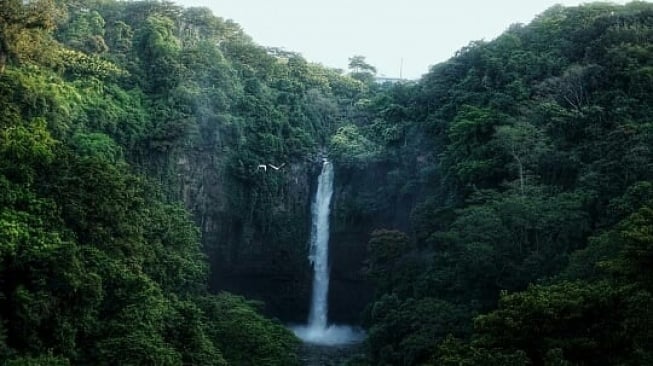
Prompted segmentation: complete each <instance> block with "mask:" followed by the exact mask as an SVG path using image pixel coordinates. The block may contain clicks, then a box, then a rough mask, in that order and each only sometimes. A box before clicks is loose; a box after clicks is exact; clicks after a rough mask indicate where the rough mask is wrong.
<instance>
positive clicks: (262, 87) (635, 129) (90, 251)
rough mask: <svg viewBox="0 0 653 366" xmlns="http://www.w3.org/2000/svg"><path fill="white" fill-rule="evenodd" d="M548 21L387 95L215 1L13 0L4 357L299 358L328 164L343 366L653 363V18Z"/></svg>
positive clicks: (579, 12) (5, 119)
mask: <svg viewBox="0 0 653 366" xmlns="http://www.w3.org/2000/svg"><path fill="white" fill-rule="evenodd" d="M542 10H543V12H542V13H541V14H540V15H538V16H537V17H536V18H535V19H534V20H533V21H532V22H531V23H530V24H527V25H523V24H515V25H512V26H510V27H509V28H508V29H507V30H506V31H505V32H504V33H503V34H501V35H500V36H499V37H497V38H496V39H494V40H492V41H473V42H471V43H469V44H468V45H467V46H466V47H464V48H462V49H460V50H459V51H458V52H457V53H456V54H455V55H454V56H453V57H452V58H451V59H449V60H448V61H446V62H443V63H440V64H437V65H435V66H433V67H431V69H430V70H429V71H428V73H426V74H425V75H424V76H423V77H422V78H421V79H419V80H416V81H403V82H399V83H394V84H391V83H385V84H379V83H376V82H375V73H376V69H375V67H374V66H373V65H370V64H368V63H367V62H366V61H365V57H363V56H358V55H354V56H352V58H351V59H350V63H349V66H350V69H349V70H336V69H331V68H328V67H325V66H322V65H319V64H314V63H311V62H309V61H307V60H306V59H304V58H303V57H302V56H301V55H300V54H298V53H294V52H291V51H287V50H285V49H280V48H269V47H268V48H266V47H263V46H260V45H258V44H257V43H256V40H253V39H251V38H250V37H249V36H248V35H247V34H246V33H245V32H244V31H243V29H242V28H241V27H240V26H239V25H238V24H237V23H235V22H234V21H232V20H225V19H223V18H221V17H220V14H213V13H212V12H211V11H210V10H208V9H205V8H184V7H182V6H179V5H176V4H175V3H173V2H168V1H154V0H141V1H118V0H76V1H63V0H29V1H22V0H0V365H8V366H9V365H11V366H18V365H22V366H32V365H50V366H65V365H245V366H246V365H252V366H254V365H300V364H301V357H300V352H301V344H300V341H299V340H298V339H297V338H296V337H295V336H294V335H293V333H292V332H291V331H290V330H288V329H287V328H286V323H287V322H289V321H296V320H297V319H303V318H305V314H304V313H305V306H307V304H306V302H307V301H308V300H306V298H307V295H306V294H307V293H308V292H310V266H309V264H308V262H307V260H306V256H307V247H306V238H307V236H308V231H309V228H308V224H309V222H308V220H310V218H309V215H310V213H309V211H310V210H309V205H310V197H309V196H310V193H311V191H312V190H313V189H314V187H313V185H314V184H313V183H311V182H312V181H313V179H314V178H315V176H316V169H317V168H316V162H318V161H320V158H321V157H323V156H328V157H329V158H330V159H331V160H332V161H333V162H334V165H335V167H336V168H335V169H336V173H335V174H336V183H335V184H336V199H335V200H336V202H335V203H334V209H333V213H332V216H333V222H334V227H335V228H334V229H333V230H334V233H335V238H336V241H341V242H342V243H345V242H346V243H347V246H343V245H342V244H341V245H338V244H332V247H333V249H332V250H333V251H336V252H338V251H340V256H345V257H346V256H347V255H349V254H351V257H352V258H358V257H357V256H360V257H361V258H360V261H358V262H356V261H354V260H352V261H351V263H349V262H348V263H347V264H346V267H347V268H345V269H342V268H344V267H342V268H341V267H339V264H338V263H340V262H338V263H335V262H334V264H333V268H332V272H334V276H336V277H337V276H338V275H340V276H341V277H342V278H350V277H351V276H354V275H351V276H350V277H347V276H349V273H355V274H360V276H362V277H363V279H362V280H361V281H360V286H364V287H365V288H367V289H368V290H369V293H370V296H369V298H365V297H364V296H362V297H361V298H363V299H364V300H365V303H364V304H362V305H361V307H362V308H361V310H362V311H361V312H360V314H355V315H353V316H354V317H355V318H356V319H357V321H358V322H359V323H360V324H361V325H362V326H363V328H364V329H365V331H366V334H367V337H366V340H365V341H364V344H363V345H362V352H361V353H360V354H357V355H354V356H353V357H352V358H351V359H350V360H349V361H347V365H350V366H371V365H388V366H390V365H434V366H435V365H443V366H472V365H488V366H493V365H497V366H498V365H508V366H511V365H514V366H517V365H533V366H568V365H569V366H571V365H588V366H589V365H633V366H635V365H653V118H652V117H651V116H652V115H653V4H651V3H647V2H639V1H635V2H631V3H629V4H626V5H615V4H610V3H590V4H585V5H581V6H576V7H563V6H560V5H557V6H554V7H551V8H549V9H546V10H545V9H542ZM425 47H426V45H425ZM261 163H263V164H267V163H272V164H277V166H279V165H280V164H282V163H283V166H282V168H279V169H277V170H273V169H267V168H266V169H265V171H262V170H261V169H259V168H258V167H257V166H258V165H260V164H261ZM341 239H342V240H341ZM334 246H335V247H334ZM343 248H344V249H345V250H346V251H349V252H347V253H342V251H343ZM334 261H335V259H334ZM354 277H355V276H354ZM354 277H351V278H354ZM356 278H357V277H356ZM336 280H337V278H336ZM350 282H355V281H353V280H352V281H350ZM334 283H337V282H334ZM356 283H358V282H356ZM357 286H358V285H357ZM357 288H358V287H357ZM361 288H362V287H361ZM334 291H335V292H333V293H334V294H338V293H339V292H338V290H337V289H335V290H334ZM343 291H344V290H343ZM261 300H262V301H261ZM350 300H351V301H354V300H355V299H353V300H352V299H350ZM338 312H339V310H337V308H336V310H335V311H334V313H335V314H334V316H336V317H337V316H338ZM343 314H344V313H343ZM343 314H340V316H342V317H345V315H343ZM346 316H351V314H348V315H346Z"/></svg>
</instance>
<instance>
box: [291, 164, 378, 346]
mask: <svg viewBox="0 0 653 366" xmlns="http://www.w3.org/2000/svg"><path fill="white" fill-rule="evenodd" d="M332 196H333V165H332V164H331V163H330V162H328V161H326V160H325V161H324V163H323V164H322V171H321V172H320V176H319V177H318V182H317V191H316V192H315V197H314V199H313V202H312V204H311V216H312V217H311V220H312V221H311V222H312V225H311V242H310V250H309V257H308V259H309V261H310V262H311V264H312V266H313V296H312V299H311V310H310V314H309V317H308V324H306V325H295V326H291V327H290V328H291V329H292V331H293V332H294V333H295V335H296V336H297V337H298V338H299V339H301V340H302V341H304V342H306V343H312V344H318V345H326V346H335V345H341V344H349V343H356V342H360V341H362V340H363V338H364V337H365V333H364V332H363V330H362V329H360V328H358V327H351V326H347V325H335V324H332V325H329V324H328V323H327V314H328V297H329V213H330V205H331V197H332Z"/></svg>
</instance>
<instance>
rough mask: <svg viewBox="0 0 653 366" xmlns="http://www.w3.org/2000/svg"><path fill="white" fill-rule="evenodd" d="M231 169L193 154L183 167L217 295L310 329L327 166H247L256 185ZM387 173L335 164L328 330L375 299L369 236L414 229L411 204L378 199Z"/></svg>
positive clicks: (208, 155) (182, 190) (185, 192)
mask: <svg viewBox="0 0 653 366" xmlns="http://www.w3.org/2000/svg"><path fill="white" fill-rule="evenodd" d="M227 160H228V159H227V158H226V157H225V156H220V155H217V154H216V153H215V152H209V151H198V150H192V149H189V150H188V151H185V152H183V153H182V154H180V155H179V157H178V158H177V159H176V165H177V167H176V168H177V169H176V170H177V174H178V183H179V195H180V197H181V198H182V199H183V201H184V202H185V204H186V206H187V207H188V208H189V209H190V210H191V212H193V214H194V215H195V219H196V221H197V223H198V225H199V226H200V228H201V231H202V238H203V243H204V245H205V248H206V252H207V254H208V256H209V259H210V261H211V286H212V288H213V290H215V291H220V290H227V291H230V292H234V293H237V294H242V295H245V296H247V297H249V298H252V299H256V300H261V301H263V302H265V310H266V312H267V313H268V314H270V315H273V316H276V317H278V318H280V319H282V320H283V321H289V322H304V321H306V318H307V315H308V311H309V309H308V307H309V303H310V295H311V281H312V270H311V268H310V265H309V263H308V260H307V249H308V241H309V236H310V220H311V215H310V205H311V200H312V197H313V195H314V191H315V188H316V187H315V185H316V179H317V175H318V174H319V168H320V164H319V161H318V160H319V159H306V160H305V161H301V162H295V163H289V164H287V165H285V166H284V167H283V168H281V169H280V170H274V169H271V168H268V169H267V171H264V170H262V169H260V170H258V171H257V168H256V166H252V167H248V168H246V169H251V171H250V173H251V180H242V179H239V178H238V177H237V176H235V175H234V174H232V171H231V170H230V169H232V168H231V167H230V165H229V163H228V161H227ZM387 173H388V172H387V170H384V169H383V168H382V167H380V166H373V165H372V166H369V167H367V168H366V169H360V168H357V169H354V168H341V167H338V165H337V163H336V173H335V174H336V175H335V182H334V183H335V192H334V201H333V210H332V219H331V223H332V225H331V227H332V229H331V230H332V234H331V241H330V255H331V257H330V261H331V284H330V295H329V302H330V303H329V309H330V310H329V319H330V321H333V322H336V323H357V322H358V321H359V319H360V313H361V312H362V310H363V309H364V307H365V305H366V304H367V302H368V300H369V299H370V298H371V295H372V288H371V284H370V283H368V282H367V280H366V275H365V266H366V256H367V241H368V239H369V233H370V232H371V231H372V230H373V229H376V228H381V227H383V228H400V229H405V227H406V226H407V217H409V212H410V209H411V207H412V206H411V202H410V200H403V202H404V203H403V204H399V206H397V202H395V201H394V200H395V199H394V198H392V197H383V198H380V197H378V196H377V195H378V194H379V192H377V190H378V188H379V187H381V186H383V184H384V180H386V179H387V178H386V177H387ZM397 207H399V208H397Z"/></svg>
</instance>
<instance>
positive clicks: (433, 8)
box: [177, 0, 627, 79]
mask: <svg viewBox="0 0 653 366" xmlns="http://www.w3.org/2000/svg"><path fill="white" fill-rule="evenodd" d="M586 2H587V1H574V0H562V1H561V0H559V1H556V0H521V1H520V0H493V1H481V0H474V1H472V0H454V1H440V0H393V1H390V0H376V1H374V0H177V3H178V4H181V5H184V6H205V7H208V8H210V9H211V10H213V13H214V14H215V15H217V16H219V17H222V18H225V19H233V20H234V21H235V22H236V23H238V24H240V25H241V26H242V27H243V29H244V30H245V33H247V34H248V35H250V36H251V37H252V38H253V39H254V41H255V42H256V43H258V44H260V45H262V46H271V47H283V48H284V49H286V50H288V51H294V52H298V53H300V54H302V56H304V58H306V59H307V60H308V61H310V62H316V63H320V64H323V65H325V66H328V67H335V68H341V69H345V70H346V69H347V64H348V62H349V61H348V59H349V57H351V56H353V55H363V56H365V58H366V61H367V62H368V63H369V64H371V65H373V66H375V67H376V68H377V69H378V75H385V76H389V77H398V76H399V73H400V70H402V74H403V75H402V76H403V77H404V78H409V79H416V78H419V77H420V76H421V75H422V74H424V73H426V72H428V70H429V67H430V66H431V65H435V64H437V63H440V62H442V61H445V60H447V59H448V58H450V57H451V56H453V55H454V53H455V52H456V51H457V50H458V49H460V48H461V47H463V46H465V45H467V44H468V43H469V42H470V41H473V40H481V39H484V40H487V41H489V40H492V39H493V38H495V37H497V36H498V35H500V34H501V33H502V32H503V31H504V30H506V29H507V28H508V26H509V25H511V24H513V23H528V22H530V21H531V20H532V19H533V18H534V17H535V16H536V15H537V14H540V13H542V12H543V11H544V10H546V9H547V8H549V7H551V6H553V5H555V4H563V5H568V6H571V5H578V4H581V3H586ZM614 2H615V3H619V4H624V3H626V2H627V1H614ZM402 59H403V67H402Z"/></svg>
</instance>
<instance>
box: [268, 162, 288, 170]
mask: <svg viewBox="0 0 653 366" xmlns="http://www.w3.org/2000/svg"><path fill="white" fill-rule="evenodd" d="M284 165H286V163H283V164H281V165H279V166H274V165H272V164H268V166H269V167H270V168H272V169H274V170H279V169H281V168H283V166H284Z"/></svg>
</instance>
